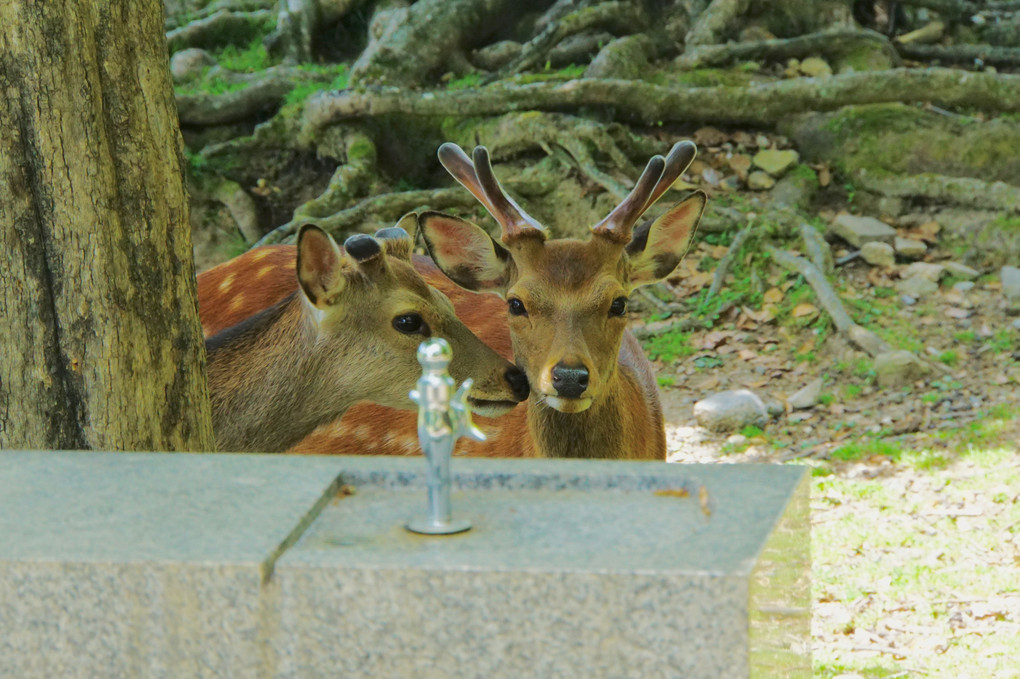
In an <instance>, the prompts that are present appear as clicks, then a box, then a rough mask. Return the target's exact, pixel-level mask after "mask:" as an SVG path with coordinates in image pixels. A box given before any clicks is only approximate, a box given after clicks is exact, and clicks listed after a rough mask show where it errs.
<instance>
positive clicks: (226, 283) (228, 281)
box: [220, 273, 234, 292]
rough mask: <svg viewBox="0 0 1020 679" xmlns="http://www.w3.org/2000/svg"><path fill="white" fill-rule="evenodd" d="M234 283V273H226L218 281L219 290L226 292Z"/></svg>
mask: <svg viewBox="0 0 1020 679" xmlns="http://www.w3.org/2000/svg"><path fill="white" fill-rule="evenodd" d="M233 284H234V274H232V273H228V274H227V276H226V278H224V279H223V280H222V281H220V292H226V291H227V290H229V289H230V286H232V285H233Z"/></svg>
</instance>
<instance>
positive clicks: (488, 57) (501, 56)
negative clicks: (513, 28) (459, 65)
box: [471, 40, 524, 71]
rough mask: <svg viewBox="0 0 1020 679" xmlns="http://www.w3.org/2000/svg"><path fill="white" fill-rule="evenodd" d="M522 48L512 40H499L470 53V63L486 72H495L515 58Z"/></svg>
mask: <svg viewBox="0 0 1020 679" xmlns="http://www.w3.org/2000/svg"><path fill="white" fill-rule="evenodd" d="M523 49H524V46H523V45H521V43H519V42H514V41H513V40H500V41H499V42H494V43H492V44H491V45H486V46H485V47H482V48H481V49H477V50H475V51H474V52H472V53H471V61H473V62H474V64H475V65H476V66H478V67H480V68H484V69H485V70H486V71H495V70H497V69H499V68H500V67H501V66H504V65H505V64H507V63H509V61H510V60H511V59H515V58H517V57H518V56H519V55H520V53H521V51H522V50H523Z"/></svg>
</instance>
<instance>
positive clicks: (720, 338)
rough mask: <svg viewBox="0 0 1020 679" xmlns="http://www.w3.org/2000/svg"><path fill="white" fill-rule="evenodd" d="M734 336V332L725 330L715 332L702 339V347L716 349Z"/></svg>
mask: <svg viewBox="0 0 1020 679" xmlns="http://www.w3.org/2000/svg"><path fill="white" fill-rule="evenodd" d="M732 336H733V333H732V332H727V331H725V330H713V331H712V332H710V333H708V334H706V335H705V336H704V337H703V338H702V340H701V346H702V348H704V349H715V348H716V347H718V346H719V345H720V344H724V343H725V342H726V341H727V340H728V339H729V338H730V337H732Z"/></svg>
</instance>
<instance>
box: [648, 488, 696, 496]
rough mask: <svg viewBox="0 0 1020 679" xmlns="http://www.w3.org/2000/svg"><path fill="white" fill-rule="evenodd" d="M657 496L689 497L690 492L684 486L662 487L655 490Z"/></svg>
mask: <svg viewBox="0 0 1020 679" xmlns="http://www.w3.org/2000/svg"><path fill="white" fill-rule="evenodd" d="M655 494H656V495H658V496H659V497H690V496H691V493H690V491H689V490H687V489H686V488H663V489H662V490H657V491H655Z"/></svg>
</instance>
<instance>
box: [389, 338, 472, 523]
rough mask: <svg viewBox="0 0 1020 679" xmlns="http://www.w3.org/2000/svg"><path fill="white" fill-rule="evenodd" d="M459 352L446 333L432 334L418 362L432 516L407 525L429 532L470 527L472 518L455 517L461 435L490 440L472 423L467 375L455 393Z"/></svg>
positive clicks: (417, 396) (414, 396)
mask: <svg viewBox="0 0 1020 679" xmlns="http://www.w3.org/2000/svg"><path fill="white" fill-rule="evenodd" d="M451 358H453V351H452V350H451V349H450V345H449V344H447V343H446V340H444V339H442V338H438V337H437V338H434V339H428V340H425V341H424V342H422V343H421V345H420V346H419V347H418V362H419V363H421V367H422V369H423V371H422V376H421V379H419V380H418V385H417V388H416V389H415V390H413V391H412V392H411V393H410V397H411V400H412V401H414V402H415V403H417V404H418V442H419V444H421V448H422V450H423V451H424V452H425V459H426V463H427V465H428V467H427V473H426V480H427V483H428V515H427V516H425V517H423V518H416V519H411V520H410V521H408V522H407V529H408V530H410V531H413V532H415V533H424V534H426V535H450V534H452V533H461V532H463V531H466V530H470V528H471V522H470V521H468V520H467V519H456V520H454V519H453V518H452V517H451V509H450V457H451V456H452V455H453V446H454V444H455V443H456V442H457V439H458V438H460V437H461V436H467V437H468V438H471V439H474V440H475V441H484V440H485V434H483V433H482V431H481V430H480V429H478V427H476V426H475V425H474V423H472V422H471V408H470V406H469V405H468V403H467V395H468V390H470V389H471V380H470V379H466V380H464V383H463V384H461V385H460V389H457V391H456V393H454V391H453V390H454V387H455V386H456V385H457V383H456V382H455V381H454V379H453V378H452V377H450V374H449V373H448V372H447V369H446V368H447V366H448V365H449V364H450V359H451Z"/></svg>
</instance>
